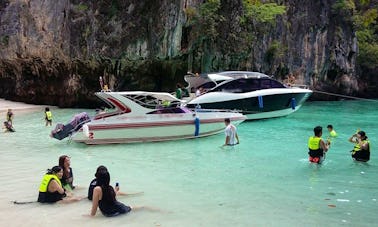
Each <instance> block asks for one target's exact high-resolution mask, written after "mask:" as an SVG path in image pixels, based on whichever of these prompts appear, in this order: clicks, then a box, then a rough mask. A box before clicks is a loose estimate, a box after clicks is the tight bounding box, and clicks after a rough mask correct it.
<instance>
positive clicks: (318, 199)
mask: <svg viewBox="0 0 378 227" xmlns="http://www.w3.org/2000/svg"><path fill="white" fill-rule="evenodd" d="M372 104H375V103H369V102H354V101H352V102H312V103H310V102H308V103H306V104H305V105H304V106H303V107H302V108H301V109H300V110H299V111H298V112H296V113H294V114H292V115H290V116H288V117H285V118H277V119H269V120H262V121H252V122H246V123H243V124H242V125H240V126H239V127H238V130H239V135H240V141H241V144H240V145H238V146H236V147H235V148H233V149H231V150H229V149H222V148H220V146H221V145H222V143H223V142H224V135H223V134H220V135H216V136H213V137H208V138H202V139H197V140H183V141H173V142H162V143H144V144H118V145H104V146H86V145H82V144H76V143H69V142H67V141H57V140H53V139H50V138H49V136H48V134H49V132H50V130H51V129H52V128H53V127H45V126H44V119H43V113H32V114H28V115H23V116H17V115H16V116H17V117H16V118H15V121H14V124H15V127H16V130H17V132H16V133H12V134H11V133H1V134H0V140H1V148H0V158H1V161H2V165H0V171H1V173H2V174H1V175H0V180H1V182H2V187H1V189H0V190H1V193H0V211H1V212H0V224H2V225H5V224H8V225H9V224H10V223H12V226H47V225H53V226H63V225H67V224H70V225H72V224H73V225H75V226H93V225H96V226H98V225H112V224H114V225H122V226H124V225H127V226H231V225H232V226H298V225H301V226H319V225H322V226H344V225H349V226H370V225H371V223H377V221H378V217H377V216H376V207H377V205H378V204H377V199H378V195H377V193H378V190H377V188H378V186H377V184H376V179H377V177H378V170H377V155H376V152H375V151H376V150H374V148H375V147H376V144H378V141H377V138H378V132H377V129H378V125H377V123H376V122H377V120H378V119H377V118H378V117H377V116H378V108H376V106H374V105H372ZM361 110H363V111H361ZM81 111H82V110H74V109H59V110H53V113H54V117H55V121H59V122H63V123H65V122H66V121H68V120H69V119H70V118H71V116H72V115H73V114H74V113H77V112H81ZM88 111H89V113H91V112H93V111H92V110H88ZM55 123H56V122H55ZM328 124H333V125H334V128H335V130H336V131H337V133H338V135H339V136H338V138H336V139H335V140H333V141H332V146H331V149H330V151H329V152H328V154H327V158H326V160H325V161H324V163H323V164H322V165H321V166H317V165H314V164H309V163H308V161H307V139H308V137H309V136H310V135H312V129H313V127H314V126H316V125H322V126H323V127H324V128H325V127H326V125H328ZM357 128H361V129H363V130H364V131H366V132H367V136H368V137H369V139H370V141H371V144H372V154H371V161H370V162H369V163H367V164H366V163H356V162H353V161H352V160H351V158H350V153H349V151H350V150H351V149H352V147H353V145H352V144H350V143H348V142H347V139H348V137H349V136H350V135H351V134H353V133H354V132H355V130H356V129H357ZM324 134H326V132H324ZM62 154H67V155H69V156H71V163H72V167H73V172H74V178H75V180H74V183H75V184H76V185H78V186H79V188H78V189H77V190H75V194H76V195H86V193H87V187H88V184H89V182H90V181H91V179H92V178H93V177H94V172H95V170H96V168H97V166H98V165H105V166H107V167H108V169H109V171H110V173H111V176H112V178H111V183H112V184H113V185H114V184H115V182H119V183H120V187H121V189H122V191H125V192H140V191H143V192H144V194H143V195H138V196H131V197H119V200H120V201H122V202H124V203H125V204H129V205H132V206H140V205H146V206H151V207H155V208H158V209H159V211H157V212H152V211H136V212H131V213H130V214H128V215H125V216H121V217H117V218H105V217H103V216H102V215H101V214H100V213H98V214H97V216H96V217H95V218H88V217H84V216H83V215H84V214H88V213H89V211H90V207H91V203H90V202H89V201H86V200H83V201H81V202H78V203H75V204H68V205H40V204H37V203H32V204H26V205H14V204H12V203H11V201H13V200H18V201H32V200H36V199H37V195H38V187H39V183H40V180H41V178H42V176H43V174H44V172H45V170H46V169H47V168H50V167H52V166H53V165H56V164H58V157H59V156H60V155H62ZM57 223H58V224H57Z"/></svg>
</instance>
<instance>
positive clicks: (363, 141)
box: [349, 131, 370, 162]
mask: <svg viewBox="0 0 378 227" xmlns="http://www.w3.org/2000/svg"><path fill="white" fill-rule="evenodd" d="M349 142H351V143H354V144H355V145H354V148H353V150H352V151H351V152H352V158H353V159H354V160H355V161H360V162H367V161H369V160H370V141H369V140H368V137H367V136H366V133H365V132H364V131H358V132H357V133H356V134H353V135H352V136H351V137H350V138H349Z"/></svg>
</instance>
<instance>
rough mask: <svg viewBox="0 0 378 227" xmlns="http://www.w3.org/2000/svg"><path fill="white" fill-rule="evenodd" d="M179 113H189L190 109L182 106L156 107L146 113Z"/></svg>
mask: <svg viewBox="0 0 378 227" xmlns="http://www.w3.org/2000/svg"><path fill="white" fill-rule="evenodd" d="M179 113H191V111H190V110H189V109H187V108H184V107H173V108H162V109H157V110H154V111H152V112H149V113H147V114H179Z"/></svg>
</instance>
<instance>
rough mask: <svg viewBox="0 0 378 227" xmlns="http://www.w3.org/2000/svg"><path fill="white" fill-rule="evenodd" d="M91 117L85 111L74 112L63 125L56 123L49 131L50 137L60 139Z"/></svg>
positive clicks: (76, 129) (74, 130) (77, 128)
mask: <svg viewBox="0 0 378 227" xmlns="http://www.w3.org/2000/svg"><path fill="white" fill-rule="evenodd" d="M90 120H91V119H90V117H89V116H88V114H87V113H86V112H83V113H79V114H76V115H75V116H74V117H73V118H72V119H71V121H70V122H69V123H67V124H65V125H63V124H61V123H58V124H57V125H56V126H55V129H54V130H52V131H51V135H50V136H51V137H53V138H55V139H58V140H62V139H64V138H66V137H68V136H70V135H71V134H72V133H74V132H77V131H78V130H79V129H80V128H81V127H82V126H83V125H84V124H85V123H87V122H89V121H90Z"/></svg>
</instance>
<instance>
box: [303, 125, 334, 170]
mask: <svg viewBox="0 0 378 227" xmlns="http://www.w3.org/2000/svg"><path fill="white" fill-rule="evenodd" d="M322 134H323V128H322V127H321V126H316V127H315V128H314V136H311V137H310V138H309V139H308V150H309V151H308V155H309V157H308V160H309V161H310V162H312V163H317V164H321V163H322V162H323V160H324V158H325V153H326V152H327V151H328V149H329V146H330V144H329V143H328V142H324V140H323V139H322Z"/></svg>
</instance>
